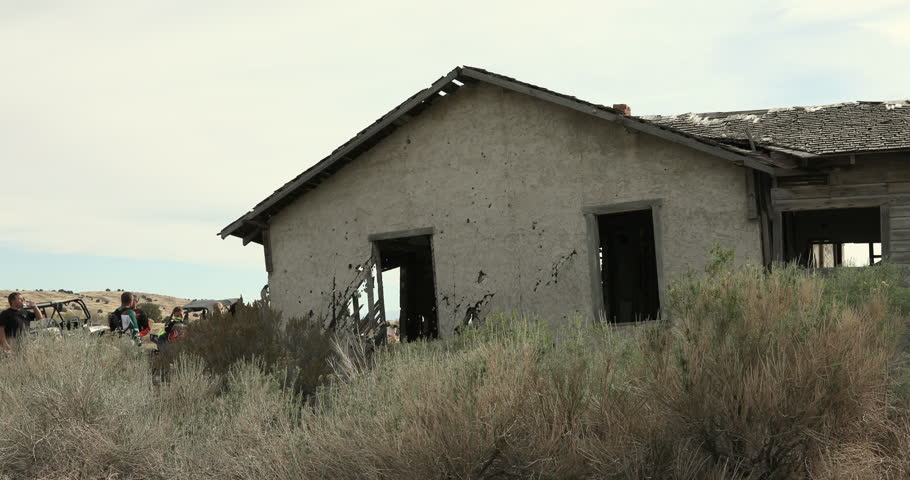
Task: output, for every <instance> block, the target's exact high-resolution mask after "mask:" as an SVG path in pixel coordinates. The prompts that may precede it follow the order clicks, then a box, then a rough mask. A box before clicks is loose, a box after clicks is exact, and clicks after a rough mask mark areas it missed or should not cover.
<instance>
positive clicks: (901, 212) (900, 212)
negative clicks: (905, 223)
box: [891, 205, 910, 218]
mask: <svg viewBox="0 0 910 480" xmlns="http://www.w3.org/2000/svg"><path fill="white" fill-rule="evenodd" d="M907 217H910V205H892V206H891V218H907Z"/></svg>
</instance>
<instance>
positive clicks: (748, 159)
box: [219, 67, 774, 245]
mask: <svg viewBox="0 0 910 480" xmlns="http://www.w3.org/2000/svg"><path fill="white" fill-rule="evenodd" d="M467 79H472V80H478V81H483V82H485V83H489V84H491V85H495V86H498V87H501V88H504V89H507V90H511V91H514V92H518V93H523V94H526V95H529V96H531V97H534V98H539V99H541V100H544V101H548V102H551V103H555V104H557V105H561V106H564V107H567V108H570V109H572V110H575V111H578V112H582V113H586V114H589V115H593V116H595V117H598V118H602V119H605V120H609V121H612V122H617V123H620V124H621V125H623V126H625V127H626V128H629V129H631V130H636V131H640V132H643V133H648V134H650V135H654V136H657V137H660V138H663V139H665V140H669V141H672V142H675V143H679V144H683V145H686V146H689V147H691V148H694V149H696V150H699V151H702V152H705V153H709V154H711V155H714V156H716V157H719V158H722V159H725V160H729V161H732V162H733V163H734V164H736V165H740V166H745V167H749V168H752V169H755V170H759V171H762V172H765V173H768V174H772V175H773V173H774V168H773V167H774V166H773V164H769V161H768V160H767V159H764V158H762V157H761V156H760V155H757V154H749V153H744V152H742V151H736V150H734V149H733V148H731V147H729V146H727V145H723V144H722V143H719V142H715V141H712V140H708V139H704V138H700V137H697V136H694V135H690V134H687V133H685V132H682V131H680V130H677V129H674V128H671V127H664V126H660V125H657V124H655V123H652V122H649V121H647V120H644V119H641V118H638V117H627V116H625V115H623V114H622V113H620V112H619V111H618V110H614V109H612V108H609V107H606V106H603V105H598V104H594V103H590V102H586V101H584V100H581V99H577V98H575V97H570V96H568V95H563V94H559V93H557V92H553V91H550V90H547V89H545V88H542V87H538V86H536V85H531V84H527V83H524V82H521V81H519V80H516V79H513V78H509V77H504V76H501V75H498V74H493V73H491V72H487V71H484V70H481V69H476V68H472V67H456V68H454V69H453V70H452V71H451V72H449V73H448V74H447V75H446V76H444V77H441V78H440V79H439V80H437V81H436V82H434V83H433V84H432V85H430V86H429V87H427V88H426V89H424V90H422V91H420V92H418V93H417V94H416V95H414V96H413V97H411V98H409V99H408V100H406V101H405V102H403V103H402V104H400V105H398V106H397V107H396V108H394V109H392V110H391V111H390V112H388V113H386V114H385V115H384V116H383V117H381V118H380V119H379V120H377V121H376V122H374V123H373V124H372V125H370V126H369V127H367V128H366V129H364V130H363V131H361V132H360V133H359V134H358V135H356V136H355V137H354V138H352V139H351V140H349V141H348V142H347V143H345V144H344V145H342V146H341V147H339V148H338V149H337V150H335V151H334V152H332V154H331V155H329V156H327V157H325V158H324V159H322V160H320V161H319V162H318V163H317V164H315V165H313V166H312V167H310V168H309V169H307V170H306V171H304V172H303V173H302V174H300V175H298V176H297V177H296V178H294V179H293V180H291V181H290V182H288V183H286V184H284V185H283V186H282V187H281V188H279V189H277V190H275V192H274V193H272V194H271V195H269V196H268V197H267V198H266V199H265V200H263V201H261V202H259V204H257V205H256V206H255V207H254V208H253V209H252V210H250V211H249V212H247V213H246V214H244V215H243V216H241V217H240V218H238V219H237V220H235V221H234V222H232V223H231V224H230V225H228V226H227V227H225V228H224V229H222V230H221V232H219V235H220V236H221V238H222V239H224V238H227V237H229V236H237V237H240V238H243V239H244V245H246V244H247V243H249V242H250V241H253V242H256V243H261V238H259V237H257V235H256V233H255V232H256V231H257V230H261V229H263V228H267V222H268V216H269V215H271V213H273V212H272V210H273V209H274V208H275V207H277V206H278V205H279V204H280V202H282V201H283V200H285V199H286V198H288V197H293V196H294V195H295V194H296V193H297V191H298V190H299V189H300V188H302V187H304V186H305V185H307V184H308V182H313V181H314V179H316V182H315V184H314V185H313V188H315V185H318V183H321V182H320V181H318V176H319V175H320V174H321V173H323V172H325V171H326V170H327V169H329V168H330V167H332V166H334V165H335V164H336V162H338V161H339V160H343V159H345V158H347V155H348V154H349V153H351V152H352V151H353V150H355V149H356V148H357V147H359V146H360V145H362V144H363V143H365V142H367V141H369V140H370V139H372V138H373V137H374V136H375V135H376V134H379V133H381V132H382V130H384V129H386V128H388V127H390V126H392V125H394V122H396V121H397V120H398V119H399V118H400V117H402V116H403V115H406V114H407V113H408V112H410V111H411V110H412V109H413V108H414V107H417V106H418V105H421V104H422V103H423V102H425V101H427V100H428V99H431V98H432V97H433V96H434V95H437V94H440V91H442V90H444V89H445V88H446V87H447V86H448V85H450V84H451V83H452V81H453V80H460V81H465V80H467ZM737 150H738V149H737ZM349 160H350V159H349ZM327 175H328V174H327ZM257 238H258V239H259V241H257Z"/></svg>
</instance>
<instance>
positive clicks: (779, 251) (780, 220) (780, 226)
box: [771, 210, 784, 262]
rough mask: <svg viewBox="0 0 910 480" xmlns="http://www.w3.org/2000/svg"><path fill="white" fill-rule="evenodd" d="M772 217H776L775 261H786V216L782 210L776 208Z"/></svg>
mask: <svg viewBox="0 0 910 480" xmlns="http://www.w3.org/2000/svg"><path fill="white" fill-rule="evenodd" d="M771 218H773V219H774V222H773V223H772V226H773V234H772V235H773V237H774V238H773V240H772V241H773V246H772V249H771V251H772V254H773V258H774V261H775V262H782V261H784V216H783V213H781V211H780V210H775V211H774V212H773V213H772V216H771Z"/></svg>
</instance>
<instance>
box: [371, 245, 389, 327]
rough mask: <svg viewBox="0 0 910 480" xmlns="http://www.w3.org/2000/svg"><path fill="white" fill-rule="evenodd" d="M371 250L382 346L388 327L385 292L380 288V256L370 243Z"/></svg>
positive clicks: (376, 246) (375, 247) (376, 247)
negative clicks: (380, 321)
mask: <svg viewBox="0 0 910 480" xmlns="http://www.w3.org/2000/svg"><path fill="white" fill-rule="evenodd" d="M371 246H372V250H373V263H375V264H376V283H377V288H378V289H379V311H380V312H382V324H383V326H382V327H381V328H380V329H379V342H380V345H384V344H385V343H386V340H387V339H388V335H389V332H388V327H386V326H385V325H384V324H386V323H388V319H387V318H386V314H385V291H384V290H383V288H382V255H381V254H380V252H379V246H378V245H376V244H375V243H372V245H371Z"/></svg>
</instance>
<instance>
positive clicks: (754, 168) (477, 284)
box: [220, 67, 910, 340]
mask: <svg viewBox="0 0 910 480" xmlns="http://www.w3.org/2000/svg"><path fill="white" fill-rule="evenodd" d="M220 235H221V236H222V238H225V237H227V236H236V237H239V238H242V239H243V243H244V245H246V244H248V243H250V242H256V243H260V244H262V245H263V247H264V251H265V266H266V270H267V271H268V275H269V289H270V297H271V301H272V304H273V306H275V307H276V308H278V309H280V310H282V311H283V312H284V313H285V314H286V315H293V316H313V317H315V318H318V319H321V320H324V321H325V322H328V323H332V322H338V321H342V320H346V321H352V322H354V324H355V325H357V326H358V328H368V327H369V326H370V325H376V324H379V323H380V322H382V321H383V320H384V319H386V317H387V316H388V317H389V318H391V317H393V316H399V318H400V324H401V335H402V338H403V339H411V340H413V339H416V338H423V337H435V336H437V335H447V334H450V333H451V332H453V330H454V329H455V328H456V327H458V326H459V325H460V324H462V323H465V322H468V321H470V320H472V319H473V318H477V317H482V316H484V315H486V314H488V313H490V312H503V311H504V312H518V313H522V314H529V315H534V316H539V317H540V318H541V319H545V320H547V321H553V322H557V321H560V320H563V319H567V318H571V317H574V316H578V315H581V316H583V317H584V318H588V319H595V320H596V321H609V322H617V323H626V322H634V321H638V320H644V319H649V318H655V317H657V316H658V313H659V311H660V308H661V305H662V304H663V302H664V300H665V298H664V296H665V294H666V288H667V283H668V282H669V281H670V280H671V279H673V278H674V277H676V276H678V275H680V274H682V273H684V272H686V271H687V270H689V269H700V268H702V267H703V266H704V265H705V263H706V262H707V260H708V258H709V256H710V253H709V250H710V249H711V247H712V246H713V245H715V244H720V245H723V246H728V247H733V248H735V250H736V254H737V260H738V261H740V262H745V261H751V262H755V263H764V264H770V263H771V262H773V261H775V260H788V261H797V262H800V263H802V264H803V265H806V266H810V267H830V266H836V265H841V264H848V263H852V264H858V265H864V264H872V263H876V262H878V261H880V260H881V259H890V260H891V261H894V262H898V263H910V103H907V102H853V103H844V104H837V105H829V106H820V107H793V108H783V109H771V110H755V111H747V112H723V113H706V114H686V115H676V116H656V117H636V116H632V115H631V112H630V110H629V108H628V107H627V106H626V105H613V108H611V107H606V106H602V105H597V104H593V103H589V102H586V101H583V100H580V99H577V98H574V97H571V96H567V95H563V94H559V93H556V92H553V91H550V90H547V89H545V88H541V87H538V86H534V85H530V84H527V83H524V82H521V81H518V80H515V79H513V78H509V77H505V76H502V75H498V74H495V73H491V72H488V71H485V70H481V69H477V68H470V67H460V68H456V69H454V70H453V71H452V72H450V73H449V74H448V75H446V76H445V77H443V78H440V79H439V80H437V81H436V82H435V83H433V84H432V85H431V86H430V87H428V88H427V89H425V90H422V91H420V92H418V93H417V94H416V95H414V96H413V97H411V98H409V99H407V100H406V101H405V102H404V103H402V104H401V105H399V106H398V107H396V108H395V109H393V110H392V111H390V112H389V113H387V114H386V115H385V116H383V117H382V118H380V119H379V120H377V121H376V122H375V123H373V124H372V125H370V126H369V127H367V128H366V129H365V130H363V131H361V132H360V133H358V134H357V135H356V136H355V137H354V138H352V139H351V140H349V141H348V142H347V143H345V144H344V145H342V146H340V147H338V149H336V150H335V151H334V152H333V153H332V154H331V155H329V156H328V157H326V158H324V159H323V160H321V161H320V162H319V163H317V164H316V165H314V166H313V167H311V168H309V169H308V170H306V171H305V172H303V173H301V174H300V175H299V176H298V177H297V178H295V179H293V180H291V181H290V182H288V183H287V184H285V185H284V186H282V187H281V188H279V189H278V190H276V191H275V192H274V193H273V194H272V195H270V196H269V197H268V198H266V199H265V200H263V201H262V202H261V203H259V204H258V205H256V207H255V208H253V210H251V211H250V212H248V213H246V214H245V215H243V216H242V217H240V218H239V219H238V220H236V221H235V222H233V223H231V224H230V225H228V226H227V227H225V228H224V230H222V231H221V233H220ZM391 272H395V273H396V275H394V276H390V275H391Z"/></svg>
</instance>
